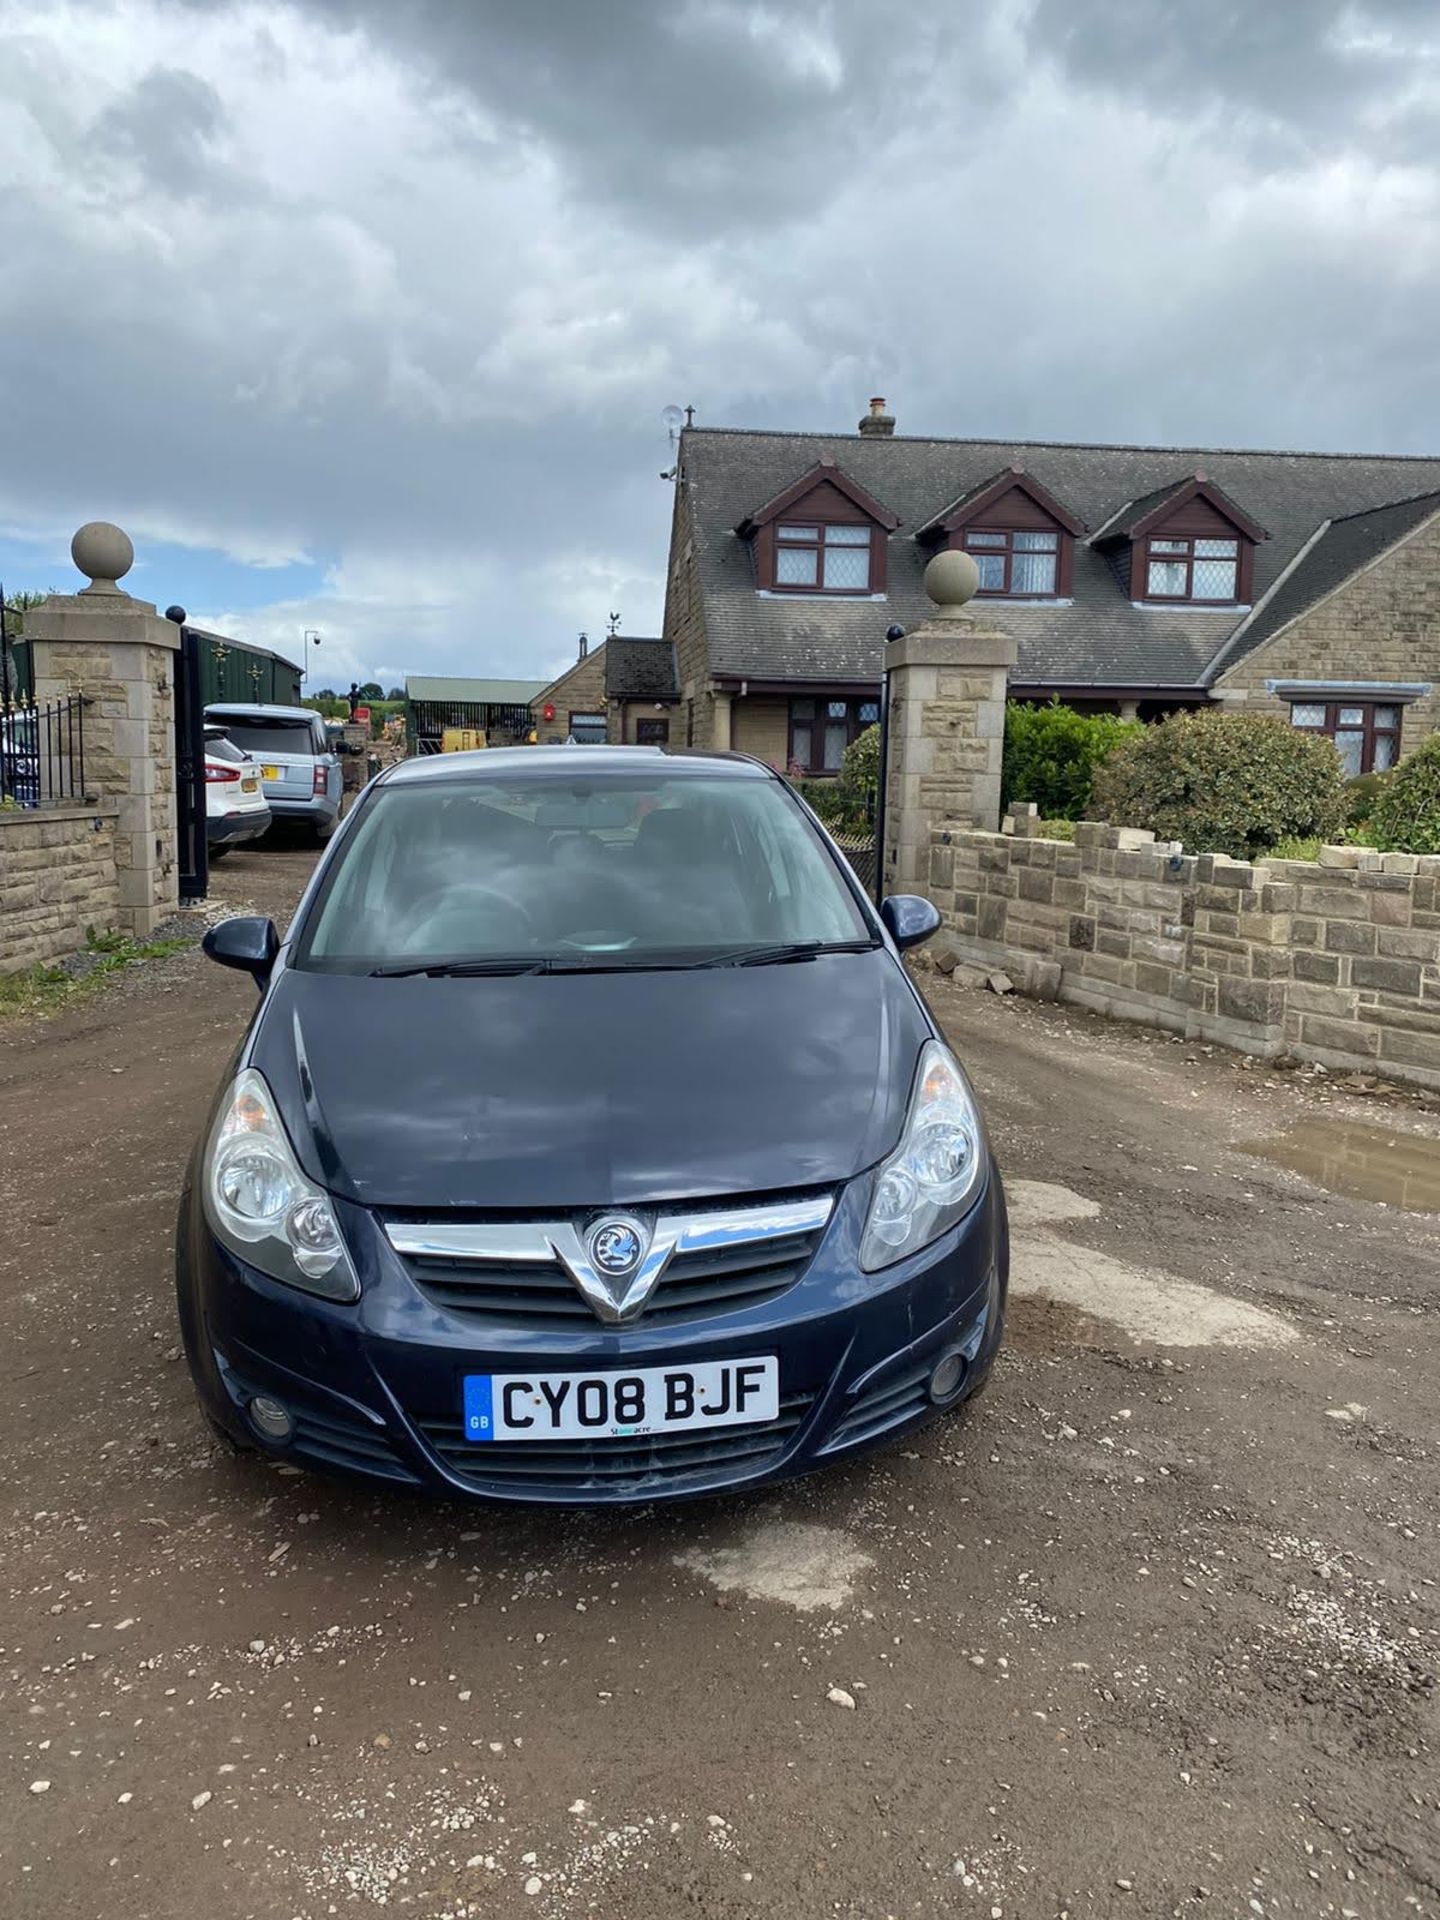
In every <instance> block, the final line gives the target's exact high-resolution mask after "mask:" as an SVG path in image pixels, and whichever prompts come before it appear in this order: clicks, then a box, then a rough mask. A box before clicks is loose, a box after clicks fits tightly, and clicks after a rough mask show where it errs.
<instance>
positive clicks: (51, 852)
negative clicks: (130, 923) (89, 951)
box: [0, 804, 120, 974]
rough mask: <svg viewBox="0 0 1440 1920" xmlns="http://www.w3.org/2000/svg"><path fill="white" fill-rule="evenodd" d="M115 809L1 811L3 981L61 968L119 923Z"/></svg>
mask: <svg viewBox="0 0 1440 1920" xmlns="http://www.w3.org/2000/svg"><path fill="white" fill-rule="evenodd" d="M115 815H116V809H115V807H114V806H113V805H110V804H105V805H101V806H90V807H52V808H39V809H36V810H35V811H33V812H30V811H20V812H13V813H12V812H10V811H8V810H0V974H3V973H19V972H20V971H21V970H22V969H23V968H25V967H33V966H35V965H36V964H37V963H38V962H42V961H50V960H58V959H60V958H61V957H62V956H63V955H65V954H67V953H74V952H75V950H76V948H77V947H82V946H84V944H85V929H86V928H87V927H113V926H115V925H116V924H117V923H118V921H119V918H120V914H119V906H120V897H119V889H118V887H117V884H116V874H115Z"/></svg>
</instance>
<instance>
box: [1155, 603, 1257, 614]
mask: <svg viewBox="0 0 1440 1920" xmlns="http://www.w3.org/2000/svg"><path fill="white" fill-rule="evenodd" d="M1130 604H1131V606H1132V607H1134V609H1135V611H1136V612H1137V613H1249V612H1250V611H1251V610H1252V609H1251V603H1250V602H1249V601H1248V600H1132V601H1131V602H1130Z"/></svg>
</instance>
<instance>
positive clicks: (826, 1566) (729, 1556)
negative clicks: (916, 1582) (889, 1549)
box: [675, 1520, 874, 1613]
mask: <svg viewBox="0 0 1440 1920" xmlns="http://www.w3.org/2000/svg"><path fill="white" fill-rule="evenodd" d="M675 1564H676V1566H677V1567H683V1568H684V1569H685V1570H686V1572H687V1573H698V1574H700V1575H701V1577H702V1578H703V1579H706V1580H708V1581H709V1582H710V1583H711V1585H712V1586H716V1587H719V1589H720V1590H721V1592H722V1593H734V1592H737V1591H738V1592H741V1593H745V1594H748V1595H749V1596H750V1598H751V1599H752V1600H777V1601H779V1602H780V1604H781V1605H782V1606H786V1607H795V1608H797V1609H798V1610H799V1611H800V1612H801V1613H813V1612H816V1611H818V1610H819V1609H820V1608H822V1607H824V1608H828V1609H829V1610H830V1611H831V1612H834V1611H835V1610H836V1609H837V1608H839V1607H843V1606H844V1605H845V1604H846V1603H847V1601H849V1600H850V1599H851V1598H852V1597H853V1594H854V1582H855V1580H856V1578H857V1576H858V1575H860V1574H861V1573H863V1572H864V1571H865V1570H866V1568H867V1567H870V1566H873V1564H874V1562H873V1561H872V1560H871V1558H870V1556H869V1554H867V1553H862V1552H861V1551H860V1549H859V1548H858V1547H857V1546H856V1545H855V1543H854V1541H853V1540H851V1539H850V1537H849V1536H848V1534H844V1533H841V1532H839V1530H838V1529H836V1528H834V1527H816V1526H806V1525H804V1524H802V1523H801V1522H799V1521H793V1520H772V1521H767V1522H766V1523H765V1524H764V1525H762V1526H758V1527H752V1528H750V1529H749V1530H748V1531H747V1532H746V1533H744V1534H743V1535H742V1536H741V1537H740V1538H739V1539H738V1540H736V1541H735V1542H734V1543H733V1544H732V1545H730V1546H725V1547H691V1548H690V1549H689V1550H688V1551H687V1552H685V1553H681V1554H677V1555H676V1556H675Z"/></svg>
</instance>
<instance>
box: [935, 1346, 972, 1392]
mask: <svg viewBox="0 0 1440 1920" xmlns="http://www.w3.org/2000/svg"><path fill="white" fill-rule="evenodd" d="M964 1378H965V1356H964V1354H963V1353H960V1352H958V1351H956V1352H954V1353H947V1354H943V1355H942V1356H941V1357H940V1359H939V1360H937V1361H936V1362H935V1371H934V1372H933V1373H932V1374H931V1376H930V1398H931V1399H932V1400H948V1399H950V1398H951V1396H952V1395H953V1394H954V1393H955V1392H957V1390H958V1389H959V1386H960V1383H961V1381H962V1380H963V1379H964Z"/></svg>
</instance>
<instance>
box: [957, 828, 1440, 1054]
mask: <svg viewBox="0 0 1440 1920" xmlns="http://www.w3.org/2000/svg"><path fill="white" fill-rule="evenodd" d="M1005 824H1006V825H1007V826H1008V827H1009V828H1010V831H1009V832H1005V833H980V832H976V831H973V830H970V829H967V828H964V827H940V828H937V829H936V830H934V831H933V832H932V834H931V845H930V874H929V881H930V884H929V892H930V896H931V898H932V899H933V900H934V901H935V903H936V905H937V906H938V907H939V908H940V911H941V913H942V915H943V917H944V921H945V926H946V929H947V934H946V935H945V936H942V937H941V942H940V945H939V947H938V948H937V959H938V961H939V963H940V964H942V965H944V964H951V965H953V964H956V963H962V964H963V963H968V964H973V965H979V966H984V967H986V968H997V967H998V968H1002V969H1003V970H1004V971H1005V972H1006V973H1008V974H1009V975H1010V976H1011V978H1012V979H1013V980H1014V981H1015V983H1016V985H1017V986H1019V987H1021V988H1022V990H1028V991H1030V992H1034V993H1040V994H1044V995H1046V996H1049V997H1052V998H1059V999H1063V1000H1069V1001H1073V1002H1075V1003H1076V1004H1077V1005H1080V1006H1086V1007H1091V1008H1093V1009H1094V1010H1095V1011H1097V1012H1100V1013H1107V1014H1113V1015H1118V1016H1120V1017H1122V1018H1125V1019H1131V1020H1138V1021H1143V1022H1145V1023H1146V1024H1147V1025H1151V1026H1158V1027H1164V1028H1167V1029H1169V1030H1170V1031H1172V1032H1175V1033H1182V1034H1185V1035H1187V1036H1193V1037H1199V1038H1204V1039H1210V1040H1216V1041H1220V1042H1222V1043H1223V1044H1225V1045H1227V1046H1233V1047H1238V1048H1241V1049H1243V1050H1244V1051H1245V1052H1248V1053H1254V1054H1259V1055H1262V1056H1265V1057H1273V1056H1275V1055H1278V1054H1282V1053H1283V1054H1293V1055H1296V1056H1298V1057H1299V1058H1301V1059H1306V1060H1318V1061H1320V1062H1322V1063H1324V1064H1325V1065H1327V1066H1335V1067H1354V1068H1357V1069H1368V1070H1369V1071H1371V1072H1378V1073H1382V1074H1386V1075H1388V1076H1390V1077H1391V1078H1393V1079H1398V1080H1411V1081H1417V1082H1419V1083H1421V1084H1422V1085H1426V1086H1436V1087H1440V856H1416V855H1414V854H1401V853H1387V854H1379V853H1372V852H1369V851H1367V850H1365V849H1363V848H1359V847H1325V848H1322V849H1321V852H1320V857H1319V859H1318V860H1317V861H1302V860H1261V861H1257V862H1255V863H1254V864H1251V863H1250V862H1248V861H1243V860H1230V859H1227V858H1226V857H1225V856H1224V855H1222V854H1200V855H1198V856H1197V855H1194V854H1185V853H1182V852H1181V851H1180V849H1179V847H1178V846H1172V845H1169V844H1167V843H1164V842H1157V841H1156V840H1155V837H1154V835H1153V834H1149V833H1143V832H1140V831H1137V830H1135V829H1132V828H1125V827H1109V826H1102V825H1097V824H1094V823H1091V822H1085V821H1081V822H1079V823H1078V824H1077V826H1076V828H1075V843H1074V845H1073V846H1072V845H1070V844H1069V843H1067V842H1063V841H1056V840H1042V839H1040V838H1039V837H1038V836H1037V831H1036V830H1037V828H1038V822H1037V821H1036V820H1035V818H1034V812H1033V809H1025V808H1018V807H1017V808H1013V809H1012V810H1011V818H1010V819H1009V820H1008V821H1007V822H1006V823H1005Z"/></svg>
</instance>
